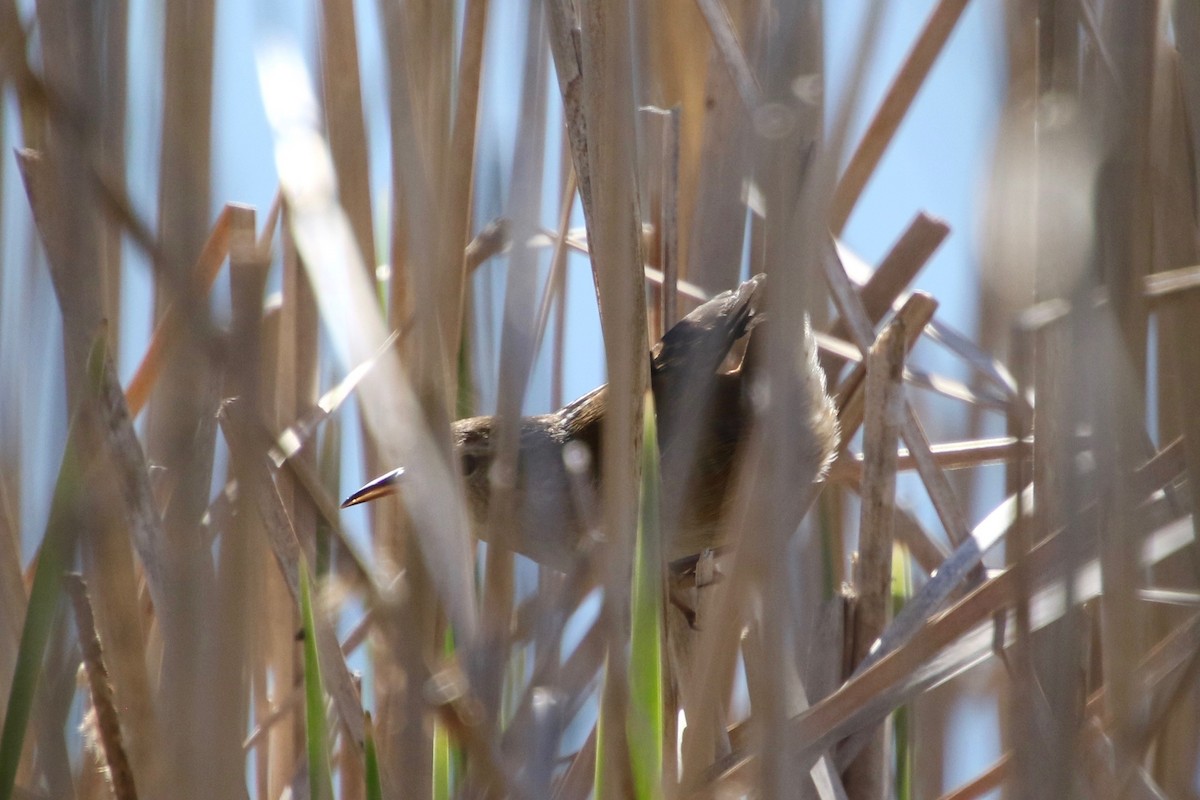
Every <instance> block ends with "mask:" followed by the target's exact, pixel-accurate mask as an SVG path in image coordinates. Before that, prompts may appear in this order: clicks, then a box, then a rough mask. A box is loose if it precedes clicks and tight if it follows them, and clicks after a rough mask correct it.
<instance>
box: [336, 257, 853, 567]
mask: <svg viewBox="0 0 1200 800" xmlns="http://www.w3.org/2000/svg"><path fill="white" fill-rule="evenodd" d="M765 281H766V276H765V275H761V274H760V275H755V276H753V277H752V278H750V279H749V280H747V281H744V282H742V283H741V284H740V285H739V286H738V287H737V288H735V289H731V290H729V291H725V292H722V293H720V294H718V295H716V296H714V297H713V298H711V299H710V300H708V301H707V302H705V303H703V304H701V305H699V306H697V307H696V308H695V309H694V310H693V311H692V312H691V313H689V314H687V315H686V316H685V317H684V318H683V319H681V320H679V322H677V323H676V324H675V325H674V326H672V327H671V329H670V330H669V331H667V333H666V334H665V335H664V336H663V337H662V339H661V340H660V341H659V342H658V343H657V344H656V345H655V346H654V348H653V349H652V350H651V353H650V356H651V357H650V378H651V389H652V392H653V395H654V406H655V410H656V414H657V424H658V428H657V431H658V442H659V454H660V458H661V462H660V464H661V466H660V475H661V480H662V491H661V503H662V505H661V509H662V520H663V535H664V542H665V547H664V550H665V556H666V558H667V560H668V561H676V560H678V559H683V558H686V557H689V556H693V555H696V554H698V553H701V552H702V551H705V550H707V549H709V548H713V547H716V546H719V545H721V544H723V543H724V542H723V540H722V530H723V527H724V526H723V525H722V519H723V515H724V512H725V510H726V507H727V504H728V503H729V501H730V500H731V496H732V494H733V492H732V488H733V486H734V481H733V476H734V474H735V471H736V470H735V464H736V463H737V461H738V456H739V453H740V452H741V451H742V449H743V448H744V447H745V446H746V445H747V442H748V440H749V438H750V437H749V436H748V433H749V431H750V429H751V425H752V419H753V417H754V414H755V404H756V402H757V401H756V399H755V392H754V390H753V382H754V378H753V372H754V362H755V358H754V355H753V354H754V349H753V348H750V347H749V346H748V348H747V351H746V354H745V355H744V356H743V358H742V359H741V361H740V363H738V364H736V365H735V366H733V367H732V368H723V364H725V362H726V360H727V359H728V358H730V353H731V351H732V350H733V349H734V346H735V344H737V343H738V342H739V340H741V339H742V338H743V337H746V336H747V335H748V334H750V333H751V331H752V330H753V329H754V328H755V327H757V326H758V324H759V323H760V322H762V321H763V320H764V319H765V316H766V315H765V314H764V313H763V312H762V311H761V310H760V309H759V301H760V299H761V295H762V289H763V286H764V284H765ZM751 338H753V337H751ZM800 345H801V347H800V350H799V352H798V354H797V361H796V364H797V369H796V376H797V379H798V381H799V383H800V385H801V386H802V388H803V390H804V391H802V392H801V393H800V394H801V396H802V397H803V398H804V400H803V402H804V405H805V408H803V409H800V411H799V414H800V419H801V421H802V422H803V423H804V424H805V425H807V426H808V430H807V431H806V432H805V436H804V441H805V442H808V443H810V444H809V445H808V446H809V448H810V449H811V451H812V452H807V451H806V452H804V453H802V454H800V455H801V457H800V459H799V461H800V467H799V468H798V470H797V473H798V474H797V480H799V481H814V480H818V479H819V478H821V477H822V476H823V475H824V473H825V471H826V470H827V468H828V466H829V463H830V462H831V461H832V459H833V456H834V454H835V452H836V449H837V446H838V430H837V419H836V411H835V407H834V405H833V403H832V401H831V400H830V398H829V396H828V395H827V394H826V391H825V376H824V373H823V372H822V370H821V367H820V366H819V364H818V363H817V360H816V345H815V343H814V341H813V338H812V335H811V331H809V330H808V328H807V326H806V328H805V332H804V338H803V341H802V342H801V343H800ZM607 404H608V387H607V386H606V385H605V386H600V387H598V388H596V389H593V390H592V391H590V392H588V393H587V394H585V395H583V396H582V397H580V398H578V399H577V400H574V401H572V402H571V403H568V404H567V405H566V406H564V407H563V408H561V409H559V410H558V411H556V412H554V413H551V414H541V415H537V416H528V417H523V418H522V419H521V423H520V439H519V442H520V444H519V455H518V466H517V478H516V485H515V491H516V498H517V506H518V509H519V510H518V512H517V513H518V514H519V516H518V518H517V534H516V536H513V537H506V542H508V544H509V545H510V546H511V547H512V548H513V549H514V550H515V551H516V552H519V553H521V554H522V555H525V556H527V557H529V558H531V559H533V560H534V561H536V562H538V563H539V564H542V565H544V566H548V567H552V568H555V569H558V570H562V571H565V570H567V569H569V568H570V566H571V565H572V564H573V563H574V560H575V559H576V557H577V555H578V548H579V545H580V543H581V542H582V541H583V538H584V536H585V535H586V534H587V532H588V525H587V519H586V517H587V514H586V513H585V509H582V508H580V505H581V504H580V501H579V494H580V493H579V491H578V490H577V479H575V478H574V477H573V475H572V472H571V468H570V467H569V466H568V463H567V462H568V459H567V458H566V456H568V455H569V453H570V452H571V450H572V448H573V449H574V450H576V451H579V449H580V448H582V449H583V452H585V453H587V455H589V456H590V458H588V459H585V461H586V463H587V464H588V466H587V468H586V475H587V479H588V483H589V484H590V488H591V491H590V492H588V493H587V494H589V495H590V496H591V497H600V496H601V495H600V493H599V492H598V486H599V480H600V476H599V472H600V466H599V465H600V464H601V462H602V458H601V448H602V443H603V435H602V431H603V426H604V417H605V411H606V408H607ZM495 429H496V420H495V418H493V417H491V416H477V417H470V418H467V419H462V420H458V421H456V422H454V423H453V425H452V433H453V442H454V452H455V456H456V458H457V461H458V467H459V472H460V474H461V476H462V479H463V483H464V487H465V494H466V501H467V506H468V509H469V511H470V516H471V519H472V523H473V526H474V527H475V529H476V531H477V533H478V534H479V536H480V538H482V539H484V540H485V541H486V540H487V539H488V535H487V530H486V525H487V521H488V511H489V500H490V497H491V493H492V484H491V481H492V476H491V474H490V468H491V465H492V459H493V456H494V448H495V447H496V446H498V444H497V439H496V437H495ZM403 473H404V470H403V468H398V469H394V470H391V471H390V472H387V473H385V474H383V475H381V476H379V477H378V478H375V479H374V480H372V481H370V482H369V483H367V484H366V485H364V486H363V487H362V488H360V489H358V490H357V491H355V492H354V493H352V494H351V495H350V496H349V497H348V498H346V500H345V501H344V502H343V503H342V507H343V508H347V507H349V506H354V505H357V504H359V503H365V502H368V501H371V500H374V499H376V498H379V497H383V496H386V495H390V494H393V493H395V492H396V491H398V490H399V489H400V488H401V487H402V484H403ZM573 482H575V483H573ZM797 522H799V520H797Z"/></svg>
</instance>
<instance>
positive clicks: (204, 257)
mask: <svg viewBox="0 0 1200 800" xmlns="http://www.w3.org/2000/svg"><path fill="white" fill-rule="evenodd" d="M237 207H238V206H235V205H233V204H226V205H225V207H224V208H223V209H221V213H220V214H218V215H217V220H216V222H214V223H213V226H212V229H211V230H210V231H209V234H208V239H207V241H205V243H204V247H203V248H201V250H200V257H199V258H197V259H196V264H195V266H193V267H192V272H191V275H192V278H191V280H193V281H194V282H195V286H196V287H197V288H200V289H201V290H202V291H203V292H204V294H206V295H207V293H208V292H209V290H211V289H212V285H213V282H214V281H216V279H217V274H218V273H219V272H220V271H221V266H222V264H224V263H225V256H226V255H227V254H228V252H229V238H230V230H229V224H230V215H231V214H232V213H233V210H234V209H235V208H237ZM178 308H179V304H178V303H174V302H173V303H171V304H169V305H168V306H167V308H166V310H165V311H164V312H163V313H162V316H160V317H159V320H158V324H157V325H156V326H155V328H154V333H153V335H152V336H151V337H150V344H149V346H147V347H146V354H145V355H143V356H142V361H141V363H140V364H138V367H137V370H135V371H134V373H133V377H132V378H130V380H129V384H128V385H127V386H126V388H125V399H126V402H127V403H128V404H129V413H130V415H131V416H132V417H133V418H134V419H137V416H138V414H140V413H141V411H142V409H143V408H144V407H145V405H146V401H147V400H148V399H149V398H150V392H151V390H152V389H153V388H154V384H155V382H156V381H157V380H158V378H159V376H160V375H161V374H162V370H163V366H164V364H165V363H166V357H167V355H168V354H169V353H170V349H171V344H172V341H173V340H174V339H176V338H177V337H178V336H179V335H180V326H181V325H182V324H183V322H182V319H181V314H182V313H183V312H180V311H179V310H178Z"/></svg>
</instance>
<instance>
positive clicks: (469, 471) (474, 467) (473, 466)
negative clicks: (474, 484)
mask: <svg viewBox="0 0 1200 800" xmlns="http://www.w3.org/2000/svg"><path fill="white" fill-rule="evenodd" d="M481 469H483V456H481V455H480V454H479V453H469V452H468V453H463V454H462V474H463V477H464V478H470V477H473V476H474V475H475V474H476V473H477V472H479V471H480V470H481Z"/></svg>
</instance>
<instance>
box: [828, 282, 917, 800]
mask: <svg viewBox="0 0 1200 800" xmlns="http://www.w3.org/2000/svg"><path fill="white" fill-rule="evenodd" d="M915 296H916V295H914V297H915ZM922 327H923V326H922ZM908 339H909V335H908V330H907V322H906V320H905V317H904V316H902V315H897V317H896V318H895V319H894V320H893V321H892V322H890V323H889V324H888V326H887V327H886V328H884V330H883V332H882V333H881V334H880V335H879V338H878V339H877V340H876V341H875V343H874V344H873V345H872V346H871V352H870V354H869V355H868V357H867V370H868V371H867V378H866V383H867V386H866V412H865V423H864V431H863V452H864V453H865V454H866V456H867V458H866V462H865V464H864V468H863V496H862V512H861V521H860V523H859V543H858V565H857V566H858V569H857V574H856V576H855V583H856V588H857V597H856V601H855V603H854V625H853V628H852V629H851V630H850V631H849V632H848V637H849V639H850V647H851V656H850V659H851V664H852V665H857V664H858V663H859V662H861V661H862V660H863V659H864V658H866V656H867V654H868V653H869V652H870V649H871V646H872V645H873V644H874V643H875V641H876V640H877V639H878V638H879V637H880V636H881V635H882V634H883V630H884V627H885V626H886V624H887V620H888V618H889V617H890V606H891V603H892V543H893V530H894V526H893V515H892V506H893V503H894V502H895V494H896V440H897V439H898V438H899V427H900V419H901V409H902V407H903V402H904V395H903V392H904V384H903V372H904V359H905V357H906V354H907V350H908ZM887 754H888V731H887V730H886V728H884V729H881V730H878V731H876V732H875V733H874V734H872V735H871V737H870V739H869V741H868V743H867V744H866V745H865V746H864V748H863V750H862V752H860V753H859V754H858V756H857V757H856V758H855V760H854V761H853V762H852V763H851V764H850V766H849V767H848V768H847V770H846V772H845V781H846V786H847V793H848V794H849V795H850V796H852V797H862V798H877V797H882V796H884V793H885V791H886V781H887V775H888V774H889V772H890V770H888V769H887V767H886V757H887Z"/></svg>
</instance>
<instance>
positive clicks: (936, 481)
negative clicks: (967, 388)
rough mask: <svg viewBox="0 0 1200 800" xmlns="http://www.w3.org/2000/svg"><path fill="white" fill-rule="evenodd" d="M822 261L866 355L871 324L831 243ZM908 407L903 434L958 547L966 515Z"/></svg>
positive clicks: (965, 530)
mask: <svg viewBox="0 0 1200 800" xmlns="http://www.w3.org/2000/svg"><path fill="white" fill-rule="evenodd" d="M820 262H821V267H822V268H823V270H824V273H825V279H826V282H827V283H828V284H829V287H830V291H831V293H832V294H833V298H834V304H835V305H836V306H837V309H838V312H839V313H840V314H841V315H842V318H843V319H845V320H846V322H847V325H848V326H849V330H850V332H851V334H852V337H853V340H854V343H855V344H856V345H857V346H858V348H859V350H860V351H861V352H866V350H867V349H868V348H869V347H870V344H871V342H872V341H874V337H873V336H872V335H871V325H870V323H869V322H868V319H867V316H866V312H865V310H864V309H863V307H862V302H861V300H860V299H859V297H858V295H857V294H855V292H854V289H853V286H852V284H851V282H850V279H849V277H848V276H847V275H846V272H845V270H844V269H843V268H842V265H841V262H840V261H839V260H838V257H837V253H836V252H835V251H834V248H833V245H832V243H830V244H829V245H828V246H827V247H826V249H825V254H824V257H822V258H820ZM905 405H906V411H905V417H906V418H905V420H904V423H903V425H902V427H901V435H902V436H903V437H904V441H905V443H906V444H907V445H908V449H909V451H910V452H911V453H912V454H913V457H914V458H915V459H916V462H917V471H918V472H919V473H920V475H921V480H922V482H923V483H924V484H925V491H926V492H928V493H929V499H930V500H932V501H933V507H934V509H935V510H936V511H937V514H938V518H939V519H940V520H941V522H942V525H943V526H944V527H945V529H946V535H947V536H948V537H949V538H950V541H951V542H952V543H954V544H958V543H959V542H962V541H964V540H966V538H967V536H968V535H969V534H970V528H969V527H968V526H967V521H966V516H965V515H964V514H963V511H962V509H961V507H960V505H959V503H958V498H957V497H955V495H954V491H953V489H952V488H951V487H950V483H949V481H948V480H947V479H946V474H945V473H944V472H942V470H941V469H940V468H939V467H938V465H937V463H936V462H934V460H933V457H932V455H931V454H930V452H929V440H928V439H927V438H926V437H925V432H924V430H922V428H921V423H920V420H918V419H917V416H916V413H915V412H914V411H913V408H912V404H911V403H907V402H906V404H905Z"/></svg>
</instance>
